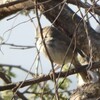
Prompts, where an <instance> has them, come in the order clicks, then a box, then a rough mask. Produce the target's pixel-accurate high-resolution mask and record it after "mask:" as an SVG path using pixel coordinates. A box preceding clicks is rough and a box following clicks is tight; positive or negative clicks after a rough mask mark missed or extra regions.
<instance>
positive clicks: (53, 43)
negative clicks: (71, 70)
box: [36, 26, 87, 81]
mask: <svg viewBox="0 0 100 100" xmlns="http://www.w3.org/2000/svg"><path fill="white" fill-rule="evenodd" d="M42 35H43V39H42V38H41V33H40V31H37V33H36V38H37V48H38V50H40V52H42V53H44V55H45V56H46V57H47V58H48V54H47V51H48V53H49V56H50V58H51V60H52V61H53V62H54V63H55V64H58V65H64V64H67V63H71V62H72V64H73V65H74V66H75V67H78V66H79V65H80V63H79V61H78V59H77V54H78V52H79V53H80V54H82V56H84V55H83V53H82V52H81V51H80V50H79V49H78V48H75V47H74V44H73V43H72V44H71V39H70V38H69V37H68V36H67V35H65V33H63V32H61V31H59V30H58V29H57V28H56V27H53V26H46V27H44V28H42ZM43 41H44V42H45V45H46V49H47V51H46V49H45V46H44V43H43ZM80 75H81V77H82V79H83V80H84V81H87V77H86V76H87V74H86V72H81V73H80Z"/></svg>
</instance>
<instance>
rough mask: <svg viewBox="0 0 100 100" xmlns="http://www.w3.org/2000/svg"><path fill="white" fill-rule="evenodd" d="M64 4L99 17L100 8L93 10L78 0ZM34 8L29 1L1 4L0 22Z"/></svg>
mask: <svg viewBox="0 0 100 100" xmlns="http://www.w3.org/2000/svg"><path fill="white" fill-rule="evenodd" d="M49 1H52V0H48V1H45V0H38V5H40V4H45V3H47V2H49ZM53 1H54V2H55V1H56V0H53ZM62 1H63V0H58V2H62ZM76 1H77V2H76ZM44 2H45V3H44ZM66 2H67V3H70V4H73V5H76V6H77V4H78V5H79V6H80V7H82V8H85V9H89V11H91V12H93V13H95V14H98V15H100V7H99V6H95V8H93V7H94V6H93V5H89V4H85V3H83V2H81V1H80V0H67V1H66ZM34 6H35V4H34V3H33V1H31V0H19V1H13V2H9V3H6V4H2V5H0V20H1V19H3V18H5V17H7V16H9V15H12V14H15V13H16V12H18V11H20V10H30V9H34Z"/></svg>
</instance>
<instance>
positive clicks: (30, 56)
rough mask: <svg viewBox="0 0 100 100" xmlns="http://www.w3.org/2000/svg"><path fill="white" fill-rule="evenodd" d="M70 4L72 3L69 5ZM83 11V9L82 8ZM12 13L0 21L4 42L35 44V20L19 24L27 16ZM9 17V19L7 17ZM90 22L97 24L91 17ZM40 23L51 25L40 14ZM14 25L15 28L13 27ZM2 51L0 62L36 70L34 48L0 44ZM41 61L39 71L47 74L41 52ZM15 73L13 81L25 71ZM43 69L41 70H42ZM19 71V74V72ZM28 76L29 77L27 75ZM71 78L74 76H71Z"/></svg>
mask: <svg viewBox="0 0 100 100" xmlns="http://www.w3.org/2000/svg"><path fill="white" fill-rule="evenodd" d="M70 6H72V5H70ZM72 9H74V10H77V8H76V7H75V6H72ZM82 11H83V10H82ZM83 12H84V11H83ZM13 16H14V15H12V16H9V17H7V18H5V19H3V20H1V21H0V37H2V38H3V39H4V40H3V41H4V42H7V43H11V44H16V45H24V46H27V45H28V46H35V41H36V40H35V34H36V32H35V27H34V24H35V26H37V20H36V19H34V20H33V21H34V24H33V22H31V21H28V22H26V23H23V24H20V25H18V24H19V23H22V22H24V21H27V20H29V17H28V16H24V15H18V16H17V17H15V18H12V17H13ZM30 16H31V17H35V15H34V13H33V12H31V13H30ZM9 18H11V19H9ZM90 21H91V23H93V24H91V25H92V27H93V28H94V29H95V28H96V26H97V23H96V21H95V20H94V19H93V18H91V20H90ZM41 24H42V26H43V27H44V26H48V25H51V24H50V22H49V21H48V20H47V19H46V18H45V17H44V16H42V18H41ZM16 25H18V26H16ZM14 26H16V27H15V28H13V27H14ZM1 50H2V52H3V53H2V52H0V64H12V65H20V66H22V67H23V68H25V69H27V70H30V68H31V67H32V69H31V71H32V72H34V73H35V72H36V65H37V62H38V61H36V62H35V64H34V65H33V62H34V60H35V58H36V55H37V52H36V48H31V49H26V50H21V49H13V48H12V47H11V46H5V45H4V46H1ZM41 62H42V66H43V69H42V70H41V67H39V72H40V73H45V74H47V73H48V72H49V70H50V69H51V66H50V63H49V61H48V59H47V58H45V57H44V55H43V54H41ZM13 71H14V72H15V73H16V75H17V76H18V79H16V80H14V79H13V81H20V80H22V79H23V77H24V78H25V77H26V75H27V73H26V74H25V73H24V74H21V73H22V72H21V71H20V70H13ZM42 71H43V72H42ZM19 73H20V74H19ZM29 78H30V77H29ZM70 78H72V80H73V79H74V78H75V77H73V76H71V77H70ZM73 83H74V85H75V84H76V81H75V80H74V81H73Z"/></svg>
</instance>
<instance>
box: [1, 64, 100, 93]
mask: <svg viewBox="0 0 100 100" xmlns="http://www.w3.org/2000/svg"><path fill="white" fill-rule="evenodd" d="M99 67H100V62H95V63H93V64H92V67H91V69H95V68H99ZM87 68H88V65H84V66H79V67H78V68H77V69H71V70H70V71H68V72H60V73H59V72H58V73H55V77H56V78H58V76H59V75H60V76H59V77H60V78H61V77H66V75H67V76H69V75H72V74H76V73H80V72H83V71H86V70H87ZM66 73H67V74H66ZM52 77H53V75H52V74H50V75H45V76H40V77H37V78H34V79H30V80H26V81H25V82H23V81H20V82H17V83H11V84H7V85H5V86H0V91H4V90H11V89H13V90H14V91H15V90H17V88H19V86H20V88H22V87H25V86H28V85H33V84H37V83H40V82H43V81H48V80H52ZM22 83H23V84H22Z"/></svg>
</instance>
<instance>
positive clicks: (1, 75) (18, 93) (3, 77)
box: [0, 72, 27, 100]
mask: <svg viewBox="0 0 100 100" xmlns="http://www.w3.org/2000/svg"><path fill="white" fill-rule="evenodd" d="M0 78H1V79H3V81H5V83H7V84H10V83H11V81H10V80H9V79H8V78H7V77H6V75H5V73H2V72H0ZM16 94H17V95H18V96H19V98H21V99H22V100H27V98H26V97H25V96H24V95H23V93H21V92H19V91H17V93H16Z"/></svg>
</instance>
